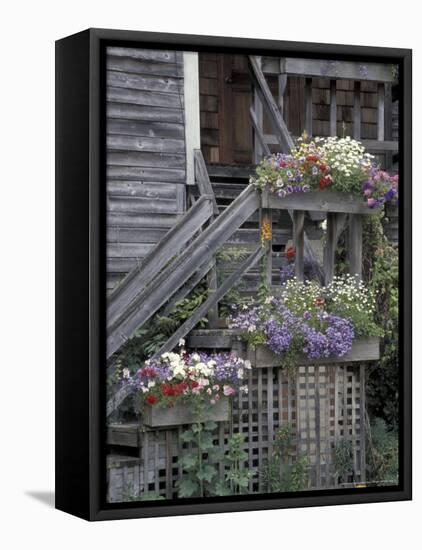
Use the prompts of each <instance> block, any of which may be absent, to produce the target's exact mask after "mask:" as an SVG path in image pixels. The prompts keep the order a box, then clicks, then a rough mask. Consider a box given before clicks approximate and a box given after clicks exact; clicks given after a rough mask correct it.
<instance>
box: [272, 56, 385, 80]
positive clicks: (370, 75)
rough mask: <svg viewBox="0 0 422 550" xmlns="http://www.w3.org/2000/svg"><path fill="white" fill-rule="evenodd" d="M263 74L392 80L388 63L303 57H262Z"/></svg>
mask: <svg viewBox="0 0 422 550" xmlns="http://www.w3.org/2000/svg"><path fill="white" fill-rule="evenodd" d="M262 70H263V72H264V73H265V74H274V75H278V74H280V72H281V73H285V74H287V75H292V76H294V75H296V76H308V77H312V76H313V77H317V78H318V77H319V78H330V79H331V78H335V79H336V80H340V79H346V80H368V81H375V82H394V75H393V71H392V70H391V64H389V63H362V62H359V61H340V60H329V59H303V58H299V57H283V58H281V62H280V58H279V57H262Z"/></svg>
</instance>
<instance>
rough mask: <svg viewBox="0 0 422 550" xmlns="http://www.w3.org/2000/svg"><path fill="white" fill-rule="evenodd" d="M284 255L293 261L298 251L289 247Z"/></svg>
mask: <svg viewBox="0 0 422 550" xmlns="http://www.w3.org/2000/svg"><path fill="white" fill-rule="evenodd" d="M284 255H285V256H286V258H287V259H288V260H293V259H294V257H295V255H296V251H295V249H294V248H293V247H292V246H289V247H288V248H286V251H285V253H284Z"/></svg>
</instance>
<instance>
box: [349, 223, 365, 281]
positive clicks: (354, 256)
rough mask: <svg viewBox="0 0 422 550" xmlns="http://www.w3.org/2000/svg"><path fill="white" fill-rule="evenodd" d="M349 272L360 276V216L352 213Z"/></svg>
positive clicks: (359, 277)
mask: <svg viewBox="0 0 422 550" xmlns="http://www.w3.org/2000/svg"><path fill="white" fill-rule="evenodd" d="M348 256H349V273H350V274H351V275H353V276H357V278H358V280H360V279H361V278H362V216H360V215H357V214H354V215H351V216H350V222H349V243H348Z"/></svg>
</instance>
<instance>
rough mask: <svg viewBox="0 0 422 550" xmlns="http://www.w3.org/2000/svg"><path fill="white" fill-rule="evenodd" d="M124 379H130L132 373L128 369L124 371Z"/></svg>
mask: <svg viewBox="0 0 422 550" xmlns="http://www.w3.org/2000/svg"><path fill="white" fill-rule="evenodd" d="M122 374H123V378H130V371H129V369H127V368H124V369H123V373H122Z"/></svg>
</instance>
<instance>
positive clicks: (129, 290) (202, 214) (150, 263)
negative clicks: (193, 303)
mask: <svg viewBox="0 0 422 550" xmlns="http://www.w3.org/2000/svg"><path fill="white" fill-rule="evenodd" d="M211 216H212V202H211V199H210V198H209V197H206V196H204V197H202V198H201V199H199V200H198V201H197V202H196V203H195V204H194V205H193V206H192V207H191V208H190V209H189V210H188V211H187V212H186V214H185V215H184V216H183V218H181V220H180V221H179V222H178V223H177V224H176V225H174V226H173V227H172V228H171V229H170V231H169V232H168V234H167V236H166V238H165V239H163V240H161V241H160V242H159V243H158V244H157V246H156V247H155V248H154V249H153V251H152V253H151V254H150V255H149V257H148V258H146V259H145V261H144V262H143V264H142V266H141V268H140V269H136V270H134V271H132V272H131V273H129V274H128V276H127V277H126V278H125V279H124V281H122V283H121V284H120V285H119V286H118V287H117V288H116V289H115V291H114V292H113V293H112V294H111V295H110V296H109V299H108V306H107V325H108V326H110V325H111V324H112V323H113V322H115V320H116V319H117V317H118V316H119V315H121V314H122V312H123V311H124V309H125V308H126V307H127V306H128V305H129V303H130V302H131V301H132V299H133V298H134V297H135V295H136V293H139V292H140V291H142V289H143V288H144V287H145V286H146V285H147V283H148V282H150V281H151V280H152V279H153V278H154V277H155V276H156V275H157V274H158V273H159V271H160V270H161V269H162V268H163V267H164V266H165V265H166V264H167V262H169V260H170V259H172V258H174V256H175V255H177V254H178V253H179V252H180V251H181V250H182V249H183V247H184V246H185V245H186V243H187V242H188V240H189V239H191V238H192V237H193V235H194V234H195V233H196V232H197V231H198V230H199V229H200V227H202V225H203V224H204V223H205V222H206V221H207V220H209V218H210V217H211Z"/></svg>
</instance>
